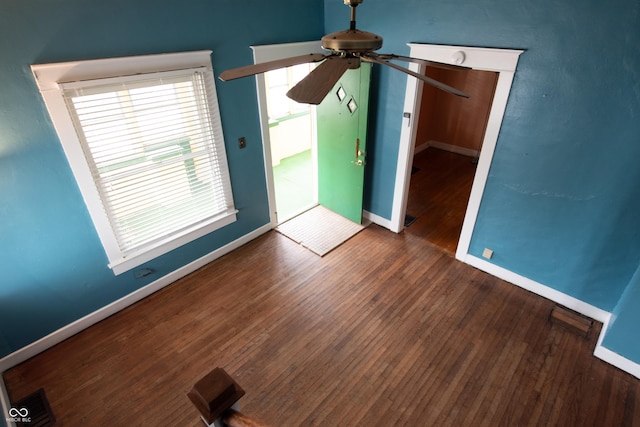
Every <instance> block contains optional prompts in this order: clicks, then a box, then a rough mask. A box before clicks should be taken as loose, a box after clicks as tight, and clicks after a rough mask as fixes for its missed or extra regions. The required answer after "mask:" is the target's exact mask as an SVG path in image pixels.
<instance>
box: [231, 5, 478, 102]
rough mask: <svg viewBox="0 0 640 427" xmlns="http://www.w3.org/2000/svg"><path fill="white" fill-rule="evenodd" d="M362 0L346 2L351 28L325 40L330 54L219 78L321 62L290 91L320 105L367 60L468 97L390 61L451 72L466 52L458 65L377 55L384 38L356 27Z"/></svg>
mask: <svg viewBox="0 0 640 427" xmlns="http://www.w3.org/2000/svg"><path fill="white" fill-rule="evenodd" d="M363 1H364V0H344V4H346V5H347V6H349V7H350V8H351V21H350V25H349V29H348V30H344V31H337V32H334V33H331V34H327V35H326V36H324V37H322V48H323V49H326V50H329V51H331V53H329V54H326V55H322V54H309V55H302V56H296V57H291V58H285V59H279V60H276V61H270V62H263V63H259V64H253V65H248V66H245V67H240V68H234V69H232V70H227V71H224V72H223V73H222V74H220V79H221V80H223V81H227V80H233V79H237V78H241V77H247V76H250V75H255V74H259V73H264V72H266V71H270V70H275V69H278V68H284V67H290V66H292V65H298V64H304V63H311V62H321V61H322V63H321V64H320V65H319V66H318V67H316V68H315V69H314V70H313V71H312V72H311V73H309V75H307V77H305V78H304V79H302V80H301V81H300V82H299V83H298V84H297V85H296V86H294V87H293V88H291V90H289V92H287V96H288V97H289V98H291V99H293V100H294V101H297V102H300V103H304V104H316V105H317V104H320V103H321V102H322V100H323V99H324V98H325V96H326V95H327V94H328V93H329V92H330V91H331V89H332V88H333V86H334V85H335V84H336V83H337V82H338V80H339V79H340V77H341V76H342V75H343V74H344V73H345V72H346V71H347V70H348V69H356V68H358V67H360V61H365V62H371V63H376V64H380V65H385V66H388V67H391V68H393V69H395V70H398V71H401V72H403V73H405V74H408V75H410V76H413V77H415V78H417V79H419V80H422V81H423V82H424V83H427V84H429V85H431V86H434V87H437V88H438V89H441V90H443V91H445V92H448V93H450V94H453V95H457V96H461V97H465V98H468V97H469V95H467V94H466V93H464V92H462V91H460V90H458V89H456V88H453V87H451V86H448V85H446V84H444V83H441V82H439V81H437V80H434V79H432V78H430V77H427V76H424V75H422V74H419V73H416V72H413V71H411V70H409V69H407V68H403V67H400V66H398V65H396V64H393V63H391V62H389V61H391V60H396V61H404V62H414V63H419V64H424V65H426V66H433V67H441V68H448V69H466V68H465V67H461V66H460V64H462V63H463V62H464V60H465V57H464V53H463V52H460V53H461V54H462V55H457V56H456V55H454V57H453V58H451V62H452V63H453V64H457V65H450V64H443V63H439V62H433V61H425V60H421V59H417V58H411V57H408V56H400V55H394V54H378V53H375V51H376V50H378V49H380V48H381V47H382V37H380V36H379V35H377V34H373V33H370V32H367V31H362V30H358V29H357V28H356V7H357V6H358V5H359V4H361V3H362V2H363Z"/></svg>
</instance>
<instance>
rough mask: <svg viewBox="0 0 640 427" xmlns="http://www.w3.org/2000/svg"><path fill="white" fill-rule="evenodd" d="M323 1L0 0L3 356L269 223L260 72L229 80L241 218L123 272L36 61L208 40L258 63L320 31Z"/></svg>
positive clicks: (229, 126)
mask: <svg viewBox="0 0 640 427" xmlns="http://www.w3.org/2000/svg"><path fill="white" fill-rule="evenodd" d="M322 8H323V6H322V3H321V2H320V1H305V2H291V1H290V0H276V1H274V0H272V1H268V2H265V1H263V0H245V1H242V2H238V1H236V0H216V1H210V0H188V1H182V0H153V1H151V0H135V1H130V0H126V1H125V0H110V1H97V0H58V1H50V0H29V1H10V0H0V81H1V82H2V86H3V87H2V90H1V91H0V357H2V356H4V355H6V354H8V353H11V352H13V351H15V350H17V349H19V348H21V347H23V346H25V345H27V344H29V343H32V342H34V341H35V340H37V339H39V338H41V337H43V336H45V335H47V334H48V333H50V332H52V331H55V330H57V329H59V328H61V327H63V326H64V325H66V324H68V323H70V322H73V321H74V320H77V319H79V318H80V317H82V316H84V315H86V314H88V313H91V312H93V311H95V310H97V309H99V308H101V307H103V306H105V305H107V304H109V303H111V302H113V301H115V300H116V299H118V298H120V297H122V296H124V295H127V294H129V293H131V292H132V291H135V290H136V289H138V288H140V287H142V286H144V285H146V284H148V283H149V282H152V281H154V280H156V279H158V278H159V277H161V276H163V275H165V274H167V273H169V272H171V271H174V270H176V269H177V268H179V267H181V266H183V265H185V264H187V263H189V262H191V261H193V260H195V259H197V258H199V257H201V256H203V255H205V254H207V253H210V252H212V251H213V250H215V249H217V248H219V247H221V246H223V245H224V244H226V243H228V242H230V241H233V240H235V239H237V238H239V237H240V236H242V235H244V234H246V233H248V232H250V231H252V230H255V229H256V228H258V227H260V226H262V225H264V224H267V223H268V222H269V213H268V204H267V196H266V185H265V178H264V172H263V170H264V165H263V156H262V147H261V136H260V128H259V119H258V108H257V103H256V101H255V99H256V92H255V83H254V79H251V78H248V79H243V80H237V81H233V82H227V83H222V82H220V81H218V82H217V89H218V97H219V103H220V110H221V115H222V124H223V128H224V132H225V138H226V142H227V153H228V157H229V165H230V169H231V181H232V185H233V192H234V198H235V203H236V207H237V208H238V209H239V211H240V212H239V214H238V221H237V222H236V223H234V224H232V225H230V226H228V227H225V228H224V229H222V230H219V231H217V232H215V233H212V234H210V235H208V236H205V237H203V238H201V239H199V240H197V241H195V242H193V243H191V244H189V245H187V246H184V247H182V248H179V249H176V250H174V251H173V252H171V253H169V254H167V255H165V256H162V257H160V258H158V259H156V260H153V261H151V262H149V263H148V264H146V265H144V266H141V267H140V268H143V267H148V268H151V269H153V270H154V271H155V273H154V274H152V275H151V276H148V277H145V278H144V279H140V280H136V279H135V278H134V275H133V272H127V273H124V274H122V275H120V276H117V277H116V276H114V274H113V273H112V272H111V270H110V269H108V268H107V258H106V256H105V254H104V251H103V250H102V247H101V245H100V242H99V240H98V237H97V235H96V233H95V231H94V228H93V225H92V223H91V220H90V218H89V215H88V212H87V210H86V208H85V205H84V203H83V201H82V198H81V195H80V192H79V190H78V187H77V185H76V183H75V181H74V178H73V176H72V174H71V170H70V168H69V166H68V163H67V161H66V158H65V156H64V153H63V151H62V148H61V145H60V143H59V140H58V138H57V136H56V133H55V131H54V129H53V127H52V125H51V121H50V119H49V117H48V114H47V112H46V109H45V106H44V104H43V102H42V99H41V96H40V94H39V92H38V90H37V88H36V85H35V82H34V79H33V77H32V75H31V72H30V69H29V66H30V65H31V64H36V63H49V62H61V61H71V60H82V59H93V58H105V57H117V56H126V55H143V54H153V53H165V52H177V51H189V50H199V49H209V50H212V51H213V56H212V62H213V66H214V69H215V72H216V75H217V74H219V72H220V71H222V70H224V69H227V68H232V67H236V66H240V65H245V64H249V63H251V62H252V52H251V49H250V48H249V46H250V45H255V44H270V43H284V42H291V41H303V40H317V39H318V38H319V37H320V36H321V35H322V34H323V19H322ZM240 136H245V137H246V138H247V148H246V149H244V150H239V149H238V148H237V144H236V143H235V141H236V140H237V138H238V137H240Z"/></svg>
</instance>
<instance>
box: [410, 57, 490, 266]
mask: <svg viewBox="0 0 640 427" xmlns="http://www.w3.org/2000/svg"><path fill="white" fill-rule="evenodd" d="M425 74H426V75H427V76H428V77H431V78H433V79H436V80H438V81H441V82H443V83H445V84H447V85H449V86H452V87H455V88H457V89H460V90H462V91H463V92H466V93H468V94H469V95H470V98H469V99H465V98H460V97H456V96H451V95H450V94H448V93H445V92H443V91H441V90H438V89H436V88H434V87H432V86H425V87H424V88H423V90H422V95H421V102H420V110H419V115H418V116H417V117H416V118H415V121H416V126H417V131H416V144H415V150H414V153H415V154H414V157H413V165H412V174H411V183H410V189H409V199H408V202H407V214H406V215H407V216H406V219H405V226H406V225H407V224H409V223H410V222H413V221H415V222H417V224H416V225H414V226H413V229H412V231H414V232H415V233H416V234H418V235H420V236H421V237H422V238H424V239H426V240H427V241H429V242H430V243H432V244H433V245H435V246H438V247H439V248H441V249H443V250H444V251H446V252H449V253H451V254H452V255H453V254H454V253H455V249H456V246H457V243H458V238H459V236H460V231H461V230H462V224H463V221H464V213H465V209H466V207H467V204H468V203H469V195H470V194H471V186H472V182H473V177H474V175H475V171H476V167H475V166H476V164H477V160H478V157H479V156H480V151H481V149H482V142H483V139H484V134H485V130H486V127H487V120H488V118H489V111H490V110H491V103H492V101H493V95H494V92H495V88H496V83H497V80H498V73H496V72H494V71H482V70H471V69H464V70H451V69H443V68H434V67H430V68H428V69H427V70H426V73H425ZM412 234H413V233H412Z"/></svg>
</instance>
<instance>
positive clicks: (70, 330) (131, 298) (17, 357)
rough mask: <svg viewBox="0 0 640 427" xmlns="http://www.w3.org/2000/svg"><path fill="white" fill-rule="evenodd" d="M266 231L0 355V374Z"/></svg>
mask: <svg viewBox="0 0 640 427" xmlns="http://www.w3.org/2000/svg"><path fill="white" fill-rule="evenodd" d="M269 230H271V224H266V225H264V226H262V227H260V228H258V229H256V230H254V231H252V232H250V233H248V234H245V235H244V236H242V237H240V238H239V239H236V240H234V241H233V242H231V243H228V244H227V245H225V246H223V247H221V248H218V249H216V250H215V251H213V252H210V253H208V254H207V255H205V256H203V257H201V258H198V259H197V260H195V261H193V262H191V263H189V264H187V265H185V266H183V267H181V268H179V269H177V270H175V271H173V272H171V273H169V274H167V275H166V276H163V277H161V278H159V279H158V280H155V281H154V282H151V283H149V284H148V285H146V286H144V287H142V288H140V289H138V290H136V291H134V292H132V293H130V294H129V295H126V296H124V297H122V298H120V299H119V300H116V301H114V302H112V303H111V304H109V305H106V306H104V307H102V308H100V309H98V310H96V311H94V312H93V313H90V314H88V315H86V316H84V317H82V318H80V319H78V320H76V321H75V322H73V323H70V324H68V325H66V326H64V327H62V328H60V329H58V330H57V331H54V332H52V333H50V334H49V335H47V336H45V337H43V338H41V339H39V340H38V341H35V342H33V343H31V344H29V345H27V346H25V347H23V348H21V349H20V350H17V351H15V352H13V353H11V354H9V355H7V356H5V357H3V358H2V359H0V375H1V374H2V373H3V372H4V371H6V370H8V369H10V368H12V367H14V366H16V365H17V364H19V363H22V362H24V361H25V360H27V359H30V358H31V357H33V356H35V355H37V354H39V353H41V352H43V351H45V350H47V349H48V348H50V347H53V346H54V345H56V344H58V343H60V342H62V341H64V340H65V339H67V338H69V337H71V336H73V335H75V334H77V333H78V332H80V331H83V330H84V329H87V328H88V327H90V326H92V325H94V324H96V323H98V322H99V321H101V320H103V319H106V318H107V317H109V316H111V315H113V314H115V313H117V312H118V311H120V310H122V309H124V308H126V307H128V306H130V305H132V304H134V303H136V302H138V301H140V300H141V299H143V298H145V297H147V296H149V295H151V294H152V293H154V292H157V291H159V290H160V289H162V288H164V287H165V286H168V285H170V284H171V283H173V282H175V281H176V280H178V279H180V278H182V277H184V276H186V275H187V274H189V273H192V272H194V271H196V270H197V269H199V268H200V267H203V266H204V265H206V264H208V263H210V262H211V261H213V260H215V259H217V258H220V257H221V256H223V255H226V254H228V253H229V252H231V251H232V250H234V249H236V248H239V247H240V246H242V245H244V244H246V243H248V242H250V241H251V240H253V239H255V238H256V237H259V236H260V235H262V234H264V233H266V232H267V231H269ZM0 397H1V396H0Z"/></svg>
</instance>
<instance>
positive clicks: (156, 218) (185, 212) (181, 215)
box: [32, 51, 237, 274]
mask: <svg viewBox="0 0 640 427" xmlns="http://www.w3.org/2000/svg"><path fill="white" fill-rule="evenodd" d="M209 57H210V52H208V51H202V52H191V53H184V54H169V55H150V56H145V57H134V58H116V59H112V60H97V61H82V62H77V63H63V64H47V65H34V66H33V67H32V69H33V72H34V75H35V76H36V80H37V81H38V85H39V87H40V90H41V92H42V94H43V97H44V99H45V103H46V104H47V108H48V110H49V113H50V115H51V117H52V119H53V121H54V125H55V126H56V130H57V132H58V134H59V136H60V140H61V142H62V145H63V147H64V149H65V153H66V154H67V157H68V159H69V163H70V165H71V167H72V169H73V171H74V175H75V176H76V180H77V181H78V185H79V186H80V188H81V191H82V193H83V196H84V198H85V202H86V203H87V208H88V209H89V212H90V214H91V217H92V220H93V222H94V224H95V226H96V230H97V231H98V234H99V236H100V239H101V241H102V244H103V246H104V248H105V252H106V253H107V256H108V258H109V266H110V267H111V268H112V269H113V271H114V272H115V273H116V274H119V273H122V272H124V271H127V270H129V269H131V268H134V267H135V266H138V265H140V264H142V263H144V262H147V261H149V260H151V259H153V258H155V257H157V256H159V255H161V254H163V253H166V252H168V251H170V250H172V249H175V248H176V247H178V246H181V245H183V244H185V243H187V242H189V241H192V240H194V239H196V238H198V237H201V236H203V235H204V234H207V233H210V232H211V231H213V230H216V229H218V228H220V227H223V226H225V225H227V224H229V223H231V222H233V221H235V219H236V216H235V214H236V212H237V211H236V210H235V208H234V205H233V197H232V193H231V184H230V179H229V171H228V167H227V160H226V154H225V149H224V140H223V136H222V128H221V125H220V119H219V113H218V107H217V100H216V93H215V85H214V80H213V72H212V70H211V65H210V59H209ZM72 64H73V65H72ZM104 70H106V71H104ZM166 70H170V71H166Z"/></svg>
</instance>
